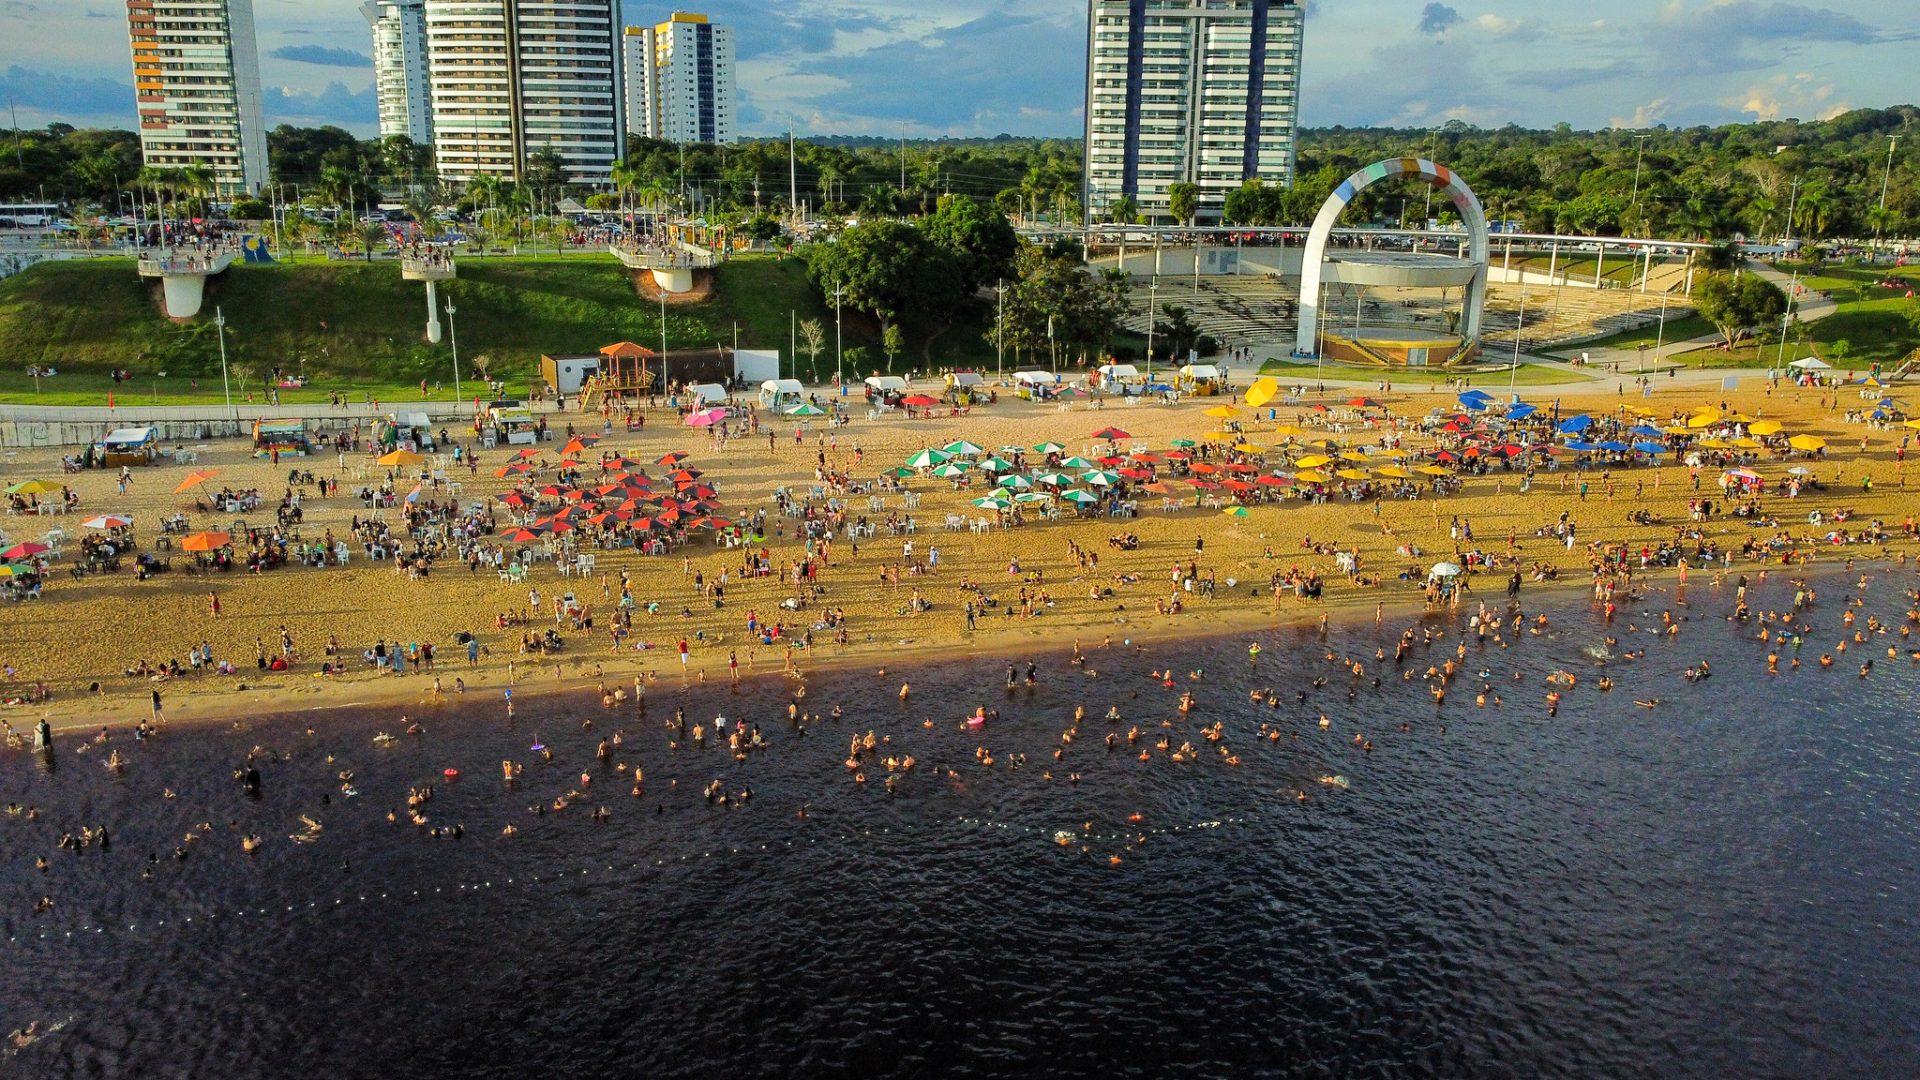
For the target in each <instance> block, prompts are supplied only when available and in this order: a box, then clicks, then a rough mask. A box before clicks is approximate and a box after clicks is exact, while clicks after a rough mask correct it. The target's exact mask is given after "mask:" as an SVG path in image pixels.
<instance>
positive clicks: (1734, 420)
mask: <svg viewBox="0 0 1920 1080" xmlns="http://www.w3.org/2000/svg"><path fill="white" fill-rule="evenodd" d="M1720 419H1722V420H1725V421H1726V422H1727V423H1729V424H1751V423H1753V417H1751V416H1748V415H1747V414H1746V413H1742V412H1737V413H1734V414H1732V415H1731V416H1723V417H1721V418H1720Z"/></svg>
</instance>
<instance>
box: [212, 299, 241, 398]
mask: <svg viewBox="0 0 1920 1080" xmlns="http://www.w3.org/2000/svg"><path fill="white" fill-rule="evenodd" d="M213 332H214V333H215V334H216V335H218V337H219V339H220V387H221V389H222V390H224V391H225V392H226V395H227V408H229V409H231V408H233V384H232V383H231V382H229V381H228V380H227V314H226V312H224V311H221V310H220V308H218V307H215V308H214V309H213ZM239 418H240V416H239V414H238V413H235V414H234V419H236V420H238V419H239Z"/></svg>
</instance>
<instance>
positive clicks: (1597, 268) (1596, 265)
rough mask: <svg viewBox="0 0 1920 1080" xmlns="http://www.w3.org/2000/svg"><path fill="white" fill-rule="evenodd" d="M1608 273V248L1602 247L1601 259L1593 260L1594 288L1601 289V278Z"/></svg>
mask: <svg viewBox="0 0 1920 1080" xmlns="http://www.w3.org/2000/svg"><path fill="white" fill-rule="evenodd" d="M1606 272H1607V248H1606V245H1604V244H1603V245H1601V247H1600V251H1599V257H1598V258H1596V259H1594V260H1593V287H1594V288H1596V289H1598V288H1599V287H1600V277H1601V275H1603V274H1605V273H1606Z"/></svg>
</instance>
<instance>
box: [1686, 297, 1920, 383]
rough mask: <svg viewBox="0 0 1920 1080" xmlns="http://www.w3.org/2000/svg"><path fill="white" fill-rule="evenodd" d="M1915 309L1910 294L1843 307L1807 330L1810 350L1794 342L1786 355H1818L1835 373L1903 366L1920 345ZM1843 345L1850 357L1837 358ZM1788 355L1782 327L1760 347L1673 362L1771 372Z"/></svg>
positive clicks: (1697, 354)
mask: <svg viewBox="0 0 1920 1080" xmlns="http://www.w3.org/2000/svg"><path fill="white" fill-rule="evenodd" d="M1876 291H1879V292H1882V293H1883V294H1884V292H1885V291H1884V290H1876ZM1911 303H1912V301H1910V300H1907V299H1906V297H1905V295H1904V294H1902V295H1900V296H1898V297H1895V298H1889V299H1880V300H1865V301H1842V302H1841V303H1840V304H1839V306H1838V308H1836V310H1835V311H1834V312H1833V314H1831V315H1828V316H1826V317H1825V318H1822V319H1815V320H1814V321H1812V322H1809V323H1807V324H1806V330H1807V336H1808V339H1809V343H1808V344H1805V345H1802V344H1801V343H1799V342H1798V341H1790V342H1788V343H1787V348H1786V352H1785V353H1784V355H1785V357H1786V359H1787V360H1788V361H1793V360H1797V359H1799V358H1801V357H1803V356H1809V355H1815V356H1819V357H1820V358H1821V359H1823V360H1825V361H1827V362H1828V363H1830V364H1833V365H1834V366H1835V367H1843V368H1855V369H1865V368H1868V367H1871V366H1873V365H1874V364H1875V363H1879V364H1881V365H1883V366H1887V365H1893V364H1898V363H1899V362H1901V361H1902V360H1904V359H1906V358H1907V356H1908V355H1909V354H1911V353H1912V352H1913V350H1914V348H1915V347H1916V344H1920V335H1917V334H1916V333H1915V330H1914V327H1913V325H1912V324H1911V323H1909V322H1908V321H1907V318H1906V311H1907V307H1908V305H1909V304H1911ZM1839 341H1845V342H1846V343H1847V354H1846V356H1845V357H1838V356H1836V355H1835V349H1834V344H1835V342H1839ZM1782 355H1783V354H1782V353H1781V350H1780V339H1779V334H1778V328H1777V327H1776V328H1775V333H1774V335H1773V337H1772V338H1771V339H1770V340H1769V341H1766V342H1762V343H1761V344H1759V345H1758V346H1754V345H1745V346H1742V347H1741V348H1738V349H1735V350H1733V351H1732V352H1723V351H1721V350H1720V349H1718V348H1706V349H1698V350H1695V351H1693V352H1687V353H1673V354H1670V355H1669V356H1668V359H1669V360H1672V361H1674V362H1675V363H1680V364H1685V365H1688V366H1693V367H1768V366H1771V365H1773V364H1774V363H1776V362H1777V361H1779V359H1780V357H1781V356H1782Z"/></svg>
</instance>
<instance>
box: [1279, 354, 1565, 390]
mask: <svg viewBox="0 0 1920 1080" xmlns="http://www.w3.org/2000/svg"><path fill="white" fill-rule="evenodd" d="M1260 374H1262V375H1272V376H1274V377H1275V378H1279V379H1312V378H1315V377H1319V378H1326V379H1342V380H1348V381H1354V382H1379V381H1380V380H1381V379H1385V380H1387V381H1388V382H1396V383H1438V382H1445V381H1447V380H1449V379H1458V378H1462V377H1464V378H1466V379H1468V380H1470V381H1471V382H1473V383H1476V384H1478V385H1480V386H1505V385H1507V383H1508V380H1509V378H1511V379H1512V382H1513V384H1514V385H1516V386H1551V385H1555V384H1560V383H1577V382H1588V381H1591V377H1590V376H1587V375H1583V374H1581V373H1579V372H1577V371H1572V370H1569V369H1567V368H1562V367H1553V366H1546V365H1541V364H1521V365H1520V370H1519V371H1518V372H1509V371H1508V370H1507V369H1506V368H1504V367H1500V368H1487V369H1483V370H1476V371H1457V370H1453V369H1450V368H1439V367H1430V368H1409V367H1395V368H1384V367H1363V366H1360V365H1357V364H1321V365H1315V364H1314V363H1313V362H1311V361H1300V360H1281V359H1275V358H1269V359H1268V360H1267V362H1266V363H1264V364H1262V365H1260Z"/></svg>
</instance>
